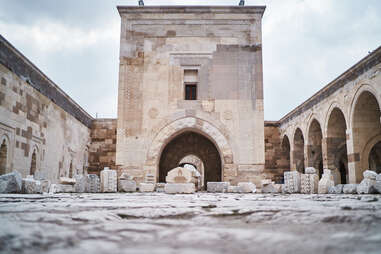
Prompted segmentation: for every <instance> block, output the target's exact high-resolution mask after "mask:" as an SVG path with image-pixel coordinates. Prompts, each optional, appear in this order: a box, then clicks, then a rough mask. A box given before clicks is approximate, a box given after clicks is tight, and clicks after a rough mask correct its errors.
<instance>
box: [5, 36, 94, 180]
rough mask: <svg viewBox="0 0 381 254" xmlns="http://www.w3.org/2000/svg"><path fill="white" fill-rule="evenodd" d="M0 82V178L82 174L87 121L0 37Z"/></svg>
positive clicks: (51, 84) (79, 110)
mask: <svg viewBox="0 0 381 254" xmlns="http://www.w3.org/2000/svg"><path fill="white" fill-rule="evenodd" d="M0 80H1V81H0V146H1V147H0V150H1V152H0V175H1V174H4V173H9V172H11V171H13V170H17V171H18V172H20V173H21V174H22V176H23V177H26V176H28V175H35V177H37V178H45V179H50V180H51V181H53V182H57V181H58V179H59V177H65V176H74V175H75V174H82V173H83V172H84V171H85V170H86V165H87V158H88V147H89V144H90V139H89V133H90V126H91V124H90V123H91V120H92V118H91V117H90V116H89V115H88V114H87V113H86V112H85V111H84V110H82V108H81V107H80V106H78V105H77V104H76V103H75V102H74V101H73V100H72V99H71V98H70V97H68V96H67V95H66V94H65V93H64V92H63V91H62V90H61V89H60V88H59V87H58V86H57V85H56V84H54V83H53V82H52V81H51V80H50V79H49V78H48V77H46V76H45V75H44V74H43V73H42V72H41V71H40V70H39V69H38V68H37V67H35V66H34V65H33V64H32V63H31V62H30V61H28V60H27V59H26V58H25V57H24V56H23V55H22V54H21V53H20V52H19V51H17V50H16V49H15V48H14V47H13V46H12V45H11V44H10V43H9V42H8V41H6V40H5V39H4V38H3V37H1V36H0Z"/></svg>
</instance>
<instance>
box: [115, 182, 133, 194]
mask: <svg viewBox="0 0 381 254" xmlns="http://www.w3.org/2000/svg"><path fill="white" fill-rule="evenodd" d="M118 191H119V192H136V182H135V181H134V180H125V179H119V184H118Z"/></svg>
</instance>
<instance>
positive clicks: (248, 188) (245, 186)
mask: <svg viewBox="0 0 381 254" xmlns="http://www.w3.org/2000/svg"><path fill="white" fill-rule="evenodd" d="M237 186H238V187H239V188H240V192H241V193H255V192H256V191H257V187H256V186H255V184H253V183H252V182H240V183H238V184H237Z"/></svg>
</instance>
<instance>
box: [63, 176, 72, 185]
mask: <svg viewBox="0 0 381 254" xmlns="http://www.w3.org/2000/svg"><path fill="white" fill-rule="evenodd" d="M60 184H69V185H74V184H75V179H74V178H69V177H60Z"/></svg>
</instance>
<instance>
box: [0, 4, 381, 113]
mask: <svg viewBox="0 0 381 254" xmlns="http://www.w3.org/2000/svg"><path fill="white" fill-rule="evenodd" d="M137 2H138V0H65V1H63V0H0V6H1V7H0V33H1V35H3V36H4V37H5V38H6V39H7V40H8V41H10V42H11V43H12V44H13V45H14V46H15V47H16V48H17V49H18V50H20V51H21V52H22V53H23V54H24V55H25V56H26V57H28V58H29V59H30V60H31V61H32V62H33V63H34V64H35V65H37V66H38V67H39V68H40V69H41V70H42V71H43V72H44V73H45V74H46V75H47V76H48V77H50V78H51V79H52V80H53V81H54V82H55V83H56V84H58V85H59V86H60V87H61V88H62V89H63V90H64V91H65V92H66V93H67V94H69V95H70V96H71V97H72V98H73V99H74V100H75V101H76V102H77V103H79V104H80V105H81V106H82V107H83V108H84V109H85V110H86V111H87V112H89V113H90V114H91V115H92V116H95V114H96V113H98V117H116V115H117V93H118V68H119V65H118V57H119V36H120V17H119V14H118V12H117V10H116V5H136V4H137ZM238 2H239V0H208V1H195V0H194V1H193V0H189V1H181V0H173V1H169V0H167V1H166V0H163V1H161V0H145V4H146V5H161V4H164V5H167V4H176V5H236V4H238ZM246 5H266V6H267V9H266V12H265V15H264V18H263V61H264V66H263V71H264V91H265V119H266V120H279V119H280V118H281V117H283V116H284V115H285V114H287V113H288V112H289V111H291V110H292V109H294V108H295V107H296V106H298V105H299V104H300V103H302V102H303V101H304V100H306V99H308V98H309V97H310V96H312V95H313V94H314V93H315V92H317V91H318V90H319V89H321V88H322V87H323V86H324V85H326V84H327V83H329V82H330V81H332V80H333V79H334V78H336V77H337V76H338V75H340V74H341V73H343V72H344V71H345V70H347V69H348V68H349V67H351V66H352V65H354V64H355V63H356V62H357V61H359V60H360V59H361V58H363V57H364V56H366V55H367V54H368V52H369V51H372V50H374V49H376V48H377V47H378V46H380V45H381V1H380V0H361V1H360V0H246Z"/></svg>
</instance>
